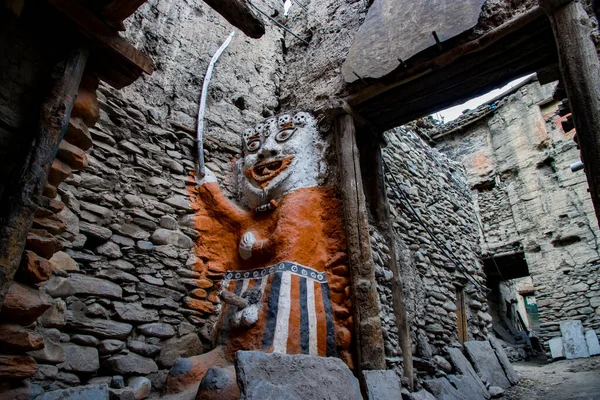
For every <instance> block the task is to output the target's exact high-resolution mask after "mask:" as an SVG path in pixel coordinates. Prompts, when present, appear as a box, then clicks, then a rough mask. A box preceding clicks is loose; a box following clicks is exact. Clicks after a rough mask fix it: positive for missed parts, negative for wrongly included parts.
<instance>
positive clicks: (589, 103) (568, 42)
mask: <svg viewBox="0 0 600 400" xmlns="http://www.w3.org/2000/svg"><path fill="white" fill-rule="evenodd" d="M539 4H540V6H541V7H542V8H543V9H544V11H545V12H546V13H547V14H548V17H549V18H550V22H551V24H552V30H553V31H554V38H555V39H556V46H557V48H558V55H559V59H560V72H561V75H562V82H563V83H564V86H565V89H566V91H567V97H568V98H569V105H570V107H571V111H572V113H573V121H574V122H575V128H576V129H577V138H578V139H579V146H580V147H581V158H582V160H583V163H584V165H585V174H586V175H587V180H588V185H589V187H590V194H591V196H592V203H593V204H594V209H595V210H596V219H598V221H600V63H599V62H598V55H597V53H596V46H595V45H594V42H593V41H592V38H591V36H590V34H591V31H592V25H591V21H590V18H589V17H588V15H587V13H586V12H585V10H584V9H583V6H582V5H581V4H580V3H579V2H575V1H573V2H572V1H571V0H539Z"/></svg>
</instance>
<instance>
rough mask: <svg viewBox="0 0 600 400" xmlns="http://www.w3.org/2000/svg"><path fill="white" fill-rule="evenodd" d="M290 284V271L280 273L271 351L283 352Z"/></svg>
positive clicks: (285, 340) (286, 337)
mask: <svg viewBox="0 0 600 400" xmlns="http://www.w3.org/2000/svg"><path fill="white" fill-rule="evenodd" d="M291 286H292V273H291V272H283V273H282V274H281V287H280V289H279V309H278V310H277V323H276V325H275V337H274V338H273V352H274V353H282V354H285V353H286V351H287V340H288V331H289V323H290V303H291V302H290V292H291Z"/></svg>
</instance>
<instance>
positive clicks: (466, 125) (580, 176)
mask: <svg viewBox="0 0 600 400" xmlns="http://www.w3.org/2000/svg"><path fill="white" fill-rule="evenodd" d="M555 90H556V84H555V83H551V84H546V85H540V84H539V82H537V79H535V78H530V79H529V80H528V81H526V82H525V84H522V85H521V86H519V87H518V88H516V89H513V90H512V93H509V94H507V95H505V96H504V97H502V98H500V99H496V100H492V101H491V102H489V103H488V104H485V105H483V106H481V107H479V108H478V109H477V110H473V111H469V112H468V113H467V114H466V115H464V116H463V117H461V118H460V119H459V120H457V121H454V122H453V123H451V124H449V126H447V127H444V128H443V129H440V130H439V132H436V133H435V134H434V135H433V140H434V141H435V146H436V148H437V149H438V150H440V151H441V152H443V153H445V154H447V155H448V156H449V157H451V158H452V159H453V160H456V161H457V162H460V163H461V164H462V165H463V166H464V167H465V169H466V171H467V177H468V181H469V185H470V187H471V188H472V189H473V190H474V192H475V193H476V196H475V198H476V204H477V210H478V214H479V216H480V217H479V218H480V219H481V224H482V228H481V229H482V242H481V246H482V255H483V258H484V261H485V272H486V275H487V281H488V285H489V287H490V288H494V286H496V287H497V285H499V284H500V285H501V286H504V287H503V288H502V287H501V289H496V290H497V291H496V290H494V292H493V293H492V296H495V299H491V300H492V301H493V303H495V304H496V305H497V307H498V309H497V310H496V313H497V314H498V315H497V318H496V321H497V322H501V319H502V318H508V320H510V319H511V318H510V316H508V317H507V314H511V313H512V314H513V318H514V319H515V320H516V323H510V325H511V328H515V327H517V326H520V327H521V328H528V329H532V330H533V331H534V332H535V333H536V334H537V335H538V336H539V337H540V338H541V340H543V341H544V342H547V341H548V340H549V339H551V338H553V337H556V336H560V335H561V332H560V329H559V327H560V322H561V321H566V320H574V319H575V320H581V322H582V323H583V326H584V328H585V329H586V330H587V329H593V330H596V331H597V330H598V328H599V325H598V323H599V319H598V313H597V310H596V309H597V308H598V305H599V303H598V299H597V298H598V290H599V288H600V287H599V286H598V283H597V280H598V279H597V274H598V257H599V253H598V233H599V232H598V223H597V220H596V218H595V215H594V211H593V205H592V203H591V200H590V198H589V194H588V191H587V188H588V185H587V182H586V179H585V175H584V173H583V171H579V172H572V171H571V169H570V168H569V167H570V165H571V164H573V163H576V162H578V161H579V160H580V155H579V151H578V149H577V144H576V143H575V141H574V140H573V137H574V135H575V130H570V131H567V132H565V129H564V126H568V125H566V124H565V125H563V124H562V122H563V121H565V122H566V121H567V117H568V115H564V116H562V117H561V116H560V115H559V106H561V102H560V101H557V100H554V98H553V94H554V92H555ZM567 129H569V128H567ZM511 286H512V287H514V288H513V290H512V293H510V292H511V291H510V290H509V289H510V287H511ZM500 291H503V292H506V293H504V294H502V293H500ZM515 291H516V292H517V293H515ZM513 299H514V300H517V303H516V304H510V305H508V306H507V304H506V303H507V302H508V303H510V302H511V300H513ZM525 302H526V303H527V304H525ZM526 306H529V307H526ZM532 306H533V307H532ZM535 306H537V307H535ZM517 308H520V309H519V310H518V313H519V314H518V315H515V314H516V311H517ZM536 308H537V310H536ZM501 317H502V318H501ZM519 318H520V319H521V320H522V321H523V322H524V323H525V324H526V326H525V327H522V325H519V324H520V323H521V322H520V321H518V319H519ZM518 330H521V329H517V331H518Z"/></svg>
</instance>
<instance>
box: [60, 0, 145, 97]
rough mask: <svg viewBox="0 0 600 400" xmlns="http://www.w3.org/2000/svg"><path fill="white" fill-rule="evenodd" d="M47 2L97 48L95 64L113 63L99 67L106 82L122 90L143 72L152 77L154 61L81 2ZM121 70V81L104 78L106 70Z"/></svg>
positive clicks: (109, 72) (93, 56) (94, 55)
mask: <svg viewBox="0 0 600 400" xmlns="http://www.w3.org/2000/svg"><path fill="white" fill-rule="evenodd" d="M48 2H49V3H50V4H51V5H52V6H54V7H55V8H56V9H57V10H58V11H59V12H61V13H62V14H64V15H65V16H66V17H67V18H69V19H70V20H71V21H72V22H73V23H74V24H75V26H76V27H77V29H78V30H79V31H80V32H81V33H82V34H83V35H85V36H86V37H87V38H89V39H90V40H91V41H92V42H93V43H94V44H95V45H96V46H97V49H95V51H94V52H93V54H92V58H93V59H95V60H96V64H97V63H98V62H100V63H101V62H103V60H107V61H108V60H110V65H109V66H107V68H100V70H101V72H100V74H101V76H100V77H101V78H102V79H103V80H106V81H107V82H108V83H109V84H111V85H113V86H115V87H116V88H117V89H120V88H121V87H123V86H127V85H129V84H131V83H133V81H134V80H135V79H137V77H139V75H141V74H142V72H145V73H146V74H148V75H150V74H152V72H153V71H154V63H153V62H152V60H151V59H150V58H149V57H147V56H146V55H144V54H143V53H142V52H140V51H139V50H138V49H136V48H135V47H133V46H132V45H131V44H130V43H129V42H127V40H126V39H125V38H123V37H121V36H119V34H118V32H117V31H115V30H114V29H113V28H111V27H110V26H108V25H107V24H106V23H104V22H103V21H102V20H100V19H99V18H98V17H97V16H96V15H94V14H93V13H92V12H91V11H90V10H88V9H87V8H86V7H84V6H83V4H82V3H81V2H79V1H77V0H48ZM98 53H99V54H98ZM98 60H99V61H98ZM119 69H123V70H125V72H124V73H123V74H121V75H122V77H120V78H115V77H114V76H112V77H111V76H108V77H107V79H104V77H103V76H102V73H103V71H106V73H107V74H113V75H114V74H118V71H119Z"/></svg>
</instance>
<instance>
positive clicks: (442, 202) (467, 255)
mask: <svg viewBox="0 0 600 400" xmlns="http://www.w3.org/2000/svg"><path fill="white" fill-rule="evenodd" d="M413 128H414V126H413V127H411V126H404V127H401V128H398V129H396V130H394V131H390V132H387V133H386V139H387V143H388V145H387V147H385V148H384V150H383V155H384V158H385V160H386V161H387V163H388V165H389V166H390V168H391V170H392V172H393V173H394V175H395V177H396V179H397V180H398V182H399V184H400V186H401V188H402V190H403V191H404V192H405V193H407V195H408V196H409V198H410V202H411V204H412V205H413V207H414V208H415V209H416V210H417V212H418V213H419V215H420V217H421V219H422V220H423V222H424V223H425V224H426V225H427V227H428V228H429V229H430V230H431V231H432V232H433V233H434V234H435V235H436V237H437V238H439V240H440V241H441V243H442V244H443V245H444V246H445V247H446V248H448V249H451V250H452V252H453V253H454V254H455V255H456V257H457V258H458V259H459V260H460V262H461V263H462V264H463V265H464V267H465V268H466V269H467V271H468V272H467V274H468V275H469V276H471V277H472V278H473V279H474V280H476V281H477V282H479V283H484V275H483V272H482V264H481V262H480V260H479V258H478V254H479V243H478V226H477V222H476V220H475V217H474V215H475V209H474V204H473V198H472V197H471V194H470V191H469V190H468V187H467V185H466V178H465V176H464V172H463V170H462V168H461V167H460V166H459V165H458V164H456V163H454V162H453V161H451V160H449V159H448V158H447V157H445V156H444V155H442V154H440V153H439V152H438V151H437V150H435V149H432V148H431V147H430V146H429V145H428V144H426V143H425V142H424V141H423V140H422V139H421V138H420V137H418V136H417V135H416V134H415V133H414V131H413ZM387 196H388V199H389V201H390V204H391V213H392V218H393V221H394V222H393V228H394V233H395V240H396V248H397V253H398V254H397V257H398V265H399V266H400V275H401V276H402V281H403V283H404V294H405V302H406V307H407V311H408V322H409V325H410V331H411V337H412V343H413V353H414V354H415V355H416V356H417V358H416V362H415V366H416V369H417V370H419V371H420V372H419V373H418V374H420V375H422V374H426V373H427V372H426V370H427V369H428V368H432V370H435V369H439V368H440V366H439V365H437V364H436V361H435V357H434V356H436V355H441V356H443V355H444V348H445V347H447V346H459V345H460V344H459V342H458V330H457V319H456V311H457V306H456V291H457V288H463V290H464V292H465V295H466V301H465V303H466V313H467V318H468V336H469V340H481V339H483V338H485V336H486V335H487V333H488V330H489V329H490V326H491V325H490V322H491V317H490V315H489V314H488V313H487V304H486V302H485V294H484V293H483V291H482V290H481V289H480V288H476V287H475V286H474V285H473V284H471V283H469V282H468V281H467V280H466V279H465V277H464V276H463V275H462V274H460V273H459V272H458V271H457V267H456V266H455V265H454V264H452V263H451V262H450V260H449V259H448V258H447V257H446V256H445V255H444V253H443V252H442V249H440V247H439V246H438V245H437V244H436V243H434V242H433V240H432V239H431V237H430V236H429V235H428V234H427V233H426V231H425V229H424V228H423V227H422V226H421V225H420V224H419V223H418V222H417V220H416V218H415V217H414V216H413V215H412V214H410V213H409V212H407V210H406V208H405V206H403V205H401V203H400V202H399V201H398V200H397V199H396V197H395V196H394V194H393V192H392V191H391V190H390V189H389V187H388V193H387ZM371 234H372V238H371V248H372V249H373V250H374V251H373V258H374V261H375V264H376V270H375V274H376V278H377V288H378V292H379V299H380V307H381V308H380V316H381V320H382V325H383V331H384V341H385V350H386V359H387V362H388V367H398V363H399V361H400V359H399V356H400V355H401V354H400V349H399V345H398V332H397V329H396V321H395V317H394V314H393V310H392V291H391V279H392V272H391V271H390V270H389V268H388V267H387V264H388V260H389V257H390V250H389V248H388V247H387V246H386V245H385V244H384V240H383V239H382V235H381V234H380V233H378V232H376V228H375V227H373V226H372V227H371ZM438 360H439V358H438ZM430 372H431V371H430Z"/></svg>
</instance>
